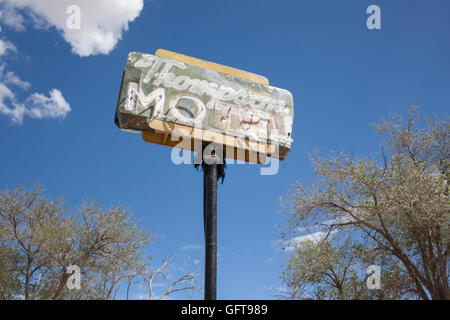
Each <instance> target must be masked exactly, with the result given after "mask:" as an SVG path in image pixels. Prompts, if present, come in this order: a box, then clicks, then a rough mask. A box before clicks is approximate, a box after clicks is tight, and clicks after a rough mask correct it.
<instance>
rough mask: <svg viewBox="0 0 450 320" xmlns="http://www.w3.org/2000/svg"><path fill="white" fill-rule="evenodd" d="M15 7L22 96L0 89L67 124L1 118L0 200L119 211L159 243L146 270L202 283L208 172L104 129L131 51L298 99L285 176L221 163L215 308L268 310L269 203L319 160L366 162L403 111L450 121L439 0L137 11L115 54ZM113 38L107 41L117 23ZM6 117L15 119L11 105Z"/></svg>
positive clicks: (446, 33)
mask: <svg viewBox="0 0 450 320" xmlns="http://www.w3.org/2000/svg"><path fill="white" fill-rule="evenodd" d="M4 2H5V0H2V1H0V3H3V4H4ZM14 2H16V1H10V0H8V1H6V3H7V4H8V3H14ZM17 2H20V1H17ZM22 2H24V3H27V1H22ZM35 2H36V3H39V2H40V1H35ZM42 2H43V3H44V2H48V1H42ZM62 2H64V1H62ZM72 2H73V3H77V2H78V1H75V0H74V1H72ZM72 2H71V3H72ZM132 2H133V3H134V2H136V3H139V2H140V1H139V0H137V1H132ZM372 4H376V5H378V6H379V7H380V8H381V29H380V30H369V29H368V28H367V27H366V19H367V18H368V16H369V15H368V14H366V9H367V7H368V6H369V5H372ZM21 8H23V6H22V7H19V8H18V9H17V12H16V13H20V14H25V15H24V17H25V18H24V21H22V23H21V22H20V19H18V18H17V17H16V20H15V22H14V21H13V22H11V20H10V21H6V22H5V20H3V21H2V20H1V19H0V25H1V26H2V30H1V32H0V39H2V41H3V44H5V43H11V44H13V45H14V47H15V48H16V50H9V51H10V52H7V53H5V54H3V55H1V57H0V59H1V64H2V65H3V67H4V70H3V74H6V73H7V72H9V71H11V72H13V73H14V74H15V75H17V77H19V78H20V79H21V80H22V81H24V82H27V83H29V85H28V86H27V85H25V86H24V85H23V83H22V87H21V86H20V85H17V83H16V85H14V84H12V82H11V81H9V84H8V83H7V80H5V79H6V77H5V76H4V77H3V80H2V81H3V82H5V84H8V88H10V89H11V91H13V93H14V99H15V101H16V103H17V104H20V103H22V104H25V105H26V104H29V105H34V106H35V107H39V105H40V106H42V105H43V104H44V105H46V106H49V105H51V106H53V105H54V104H52V103H56V105H61V104H62V105H64V103H63V102H66V103H67V104H68V105H70V112H66V113H65V117H64V118H63V116H47V117H45V116H42V115H41V116H39V115H37V114H34V115H33V113H29V114H28V115H27V114H26V113H25V116H24V118H23V121H22V123H17V121H16V122H14V121H13V120H12V117H11V116H10V115H8V114H6V113H5V112H0V146H1V152H0V177H1V179H0V188H3V187H6V186H8V187H10V188H14V187H15V186H18V185H24V184H25V185H29V186H33V185H35V184H37V183H40V184H41V185H42V186H43V187H44V189H45V192H46V195H47V196H48V197H49V198H52V199H58V198H60V197H63V198H65V199H66V200H67V206H68V207H69V208H73V209H74V208H76V207H77V206H79V205H80V203H81V202H82V201H83V200H88V199H90V198H94V199H97V200H98V201H99V202H100V203H101V204H102V206H104V207H109V206H112V205H119V204H120V205H123V206H125V207H128V208H130V209H131V210H132V212H133V213H134V214H135V215H136V216H137V217H138V218H139V219H141V221H142V225H143V226H145V227H147V228H150V229H152V230H154V231H156V232H157V233H158V234H159V235H160V241H159V243H158V244H157V245H155V246H153V247H151V248H150V250H149V254H151V255H152V256H153V257H154V261H156V262H157V261H159V260H161V259H162V258H163V257H164V255H165V254H166V253H167V252H168V251H170V252H172V254H173V256H174V258H175V259H174V263H175V265H176V266H177V267H182V266H183V264H184V261H185V259H188V258H191V259H192V260H194V259H196V260H199V261H200V263H199V266H200V271H203V269H202V268H203V267H202V266H203V249H202V247H201V246H202V244H203V218H202V173H201V172H197V171H196V170H195V169H194V168H193V167H192V166H189V165H179V166H177V165H174V164H173V163H172V162H171V158H170V153H171V150H170V149H169V148H167V147H162V146H157V145H150V144H147V143H145V142H143V141H142V139H141V137H140V136H139V135H136V134H131V133H125V132H122V131H120V130H119V129H118V128H117V127H116V126H115V125H114V122H113V118H114V111H115V107H116V102H117V96H118V93H119V86H120V80H121V75H122V71H123V68H124V66H125V63H126V57H127V54H128V52H130V51H140V52H145V53H151V54H152V53H154V52H155V51H156V49H158V48H164V49H167V50H171V51H175V52H179V53H183V54H186V55H190V56H194V57H197V58H201V59H204V60H209V61H214V62H217V63H221V64H224V65H228V66H232V67H235V68H239V69H243V70H246V71H250V72H254V73H258V74H261V75H264V76H265V77H267V78H268V79H269V81H270V84H271V85H273V86H276V87H279V88H284V89H287V90H289V91H290V92H291V93H292V94H293V97H294V105H295V119H294V126H293V139H294V142H293V145H292V150H291V152H290V153H289V155H288V157H287V158H286V160H285V161H283V162H282V163H281V164H280V171H279V172H278V173H277V174H276V175H273V176H261V175H260V174H259V170H260V166H257V165H230V166H229V167H228V170H227V177H226V179H225V183H224V184H223V185H220V186H219V196H218V244H219V268H218V298H219V299H272V298H273V294H272V292H271V291H270V290H269V288H270V287H273V288H274V289H275V290H276V289H278V288H280V287H282V284H281V282H280V278H279V276H280V273H281V271H282V269H283V265H284V263H285V261H286V258H287V254H286V253H285V252H283V251H281V250H280V248H279V247H277V246H276V245H274V243H276V240H277V239H278V238H279V234H278V233H277V227H276V226H277V225H282V224H283V223H284V219H283V217H282V215H280V214H279V211H280V209H281V207H280V203H279V200H280V197H281V196H284V195H285V194H286V192H287V189H288V187H289V185H291V184H292V183H293V182H294V181H295V180H297V179H302V180H303V181H304V182H305V183H307V184H308V183H311V182H313V181H314V175H313V172H312V166H311V163H310V161H309V159H308V152H311V151H312V150H313V148H314V147H319V148H321V147H324V148H326V149H327V150H339V151H346V152H351V153H354V154H355V155H356V156H359V157H367V156H376V154H377V151H378V147H379V139H378V136H377V135H376V132H375V130H374V129H373V128H372V127H371V126H370V124H372V123H375V122H377V121H379V120H380V119H381V118H382V117H384V116H386V115H387V114H388V113H399V114H403V115H405V114H406V113H407V109H408V106H409V105H410V104H415V105H418V106H421V107H422V112H423V113H424V114H426V115H434V116H437V117H438V118H442V117H443V115H444V114H448V110H449V109H448V108H449V101H450V41H449V39H450V18H449V12H450V2H449V1H447V0H433V1H424V0H421V1H411V0H410V1H406V0H397V1H377V0H370V1H365V0H351V1H350V0H342V1H325V0H317V1H217V0H214V1H211V0H209V1H206V0H199V1H175V0H164V1H158V0H154V1H144V7H143V9H142V10H141V11H140V10H139V9H136V10H135V11H133V12H135V13H136V17H135V18H133V17H131V16H132V13H133V12H131V14H130V17H129V18H127V17H125V18H124V22H127V21H128V20H133V21H132V22H130V23H129V25H128V30H127V31H124V32H123V34H122V38H121V39H117V44H116V45H115V46H114V45H112V46H110V47H108V43H106V44H104V43H101V44H98V46H97V47H95V45H94V46H89V44H88V45H86V46H87V47H80V46H77V42H76V41H78V40H80V39H81V40H82V37H87V36H89V35H88V33H89V32H90V30H84V31H83V33H82V34H81V35H77V36H76V37H79V38H76V37H75V38H71V37H70V36H67V37H66V38H65V37H64V36H63V34H62V32H61V31H60V30H58V29H57V28H55V25H57V26H58V23H59V22H58V21H59V20H61V19H63V18H64V17H67V16H68V15H67V14H66V13H65V12H64V11H62V12H52V11H51V10H50V9H48V7H47V8H46V9H45V10H43V11H39V10H37V12H38V13H39V12H44V13H42V16H41V18H40V19H41V20H39V17H36V16H35V15H36V14H35V15H34V19H30V17H29V12H30V9H29V8H28V9H27V7H26V6H25V9H21ZM49 10H50V11H49ZM83 10H85V11H83ZM60 11H61V10H60ZM86 11H88V12H86ZM110 11H112V10H110ZM123 11H126V10H123ZM49 12H51V14H50V13H49ZM105 12H106V9H105V11H104V12H102V11H98V12H97V13H95V12H92V11H91V12H89V8H87V7H85V8H84V9H83V6H81V19H82V20H81V22H82V25H81V28H82V30H83V16H84V15H86V17H88V18H89V19H94V20H95V16H96V14H98V15H102V14H104V15H105V16H106V15H107V13H105ZM121 13H122V10H119V11H118V13H116V14H117V15H118V17H120V15H121ZM54 16H57V17H60V19H59V20H58V19H56V18H55V19H53V20H52V19H51V18H52V17H54ZM61 17H63V18H61ZM106 18H108V17H106ZM106 18H105V19H106ZM113 18H114V19H113ZM113 18H111V19H112V20H108V21H113V20H114V21H116V20H117V19H118V18H116V16H114V17H113ZM17 19H18V20H17ZM42 19H44V20H42ZM45 19H47V21H45ZM64 19H66V18H64ZM127 19H128V20H127ZM55 21H56V22H55ZM117 21H118V20H117ZM38 22H41V24H42V23H44V25H46V27H42V25H41V27H39V24H38ZM20 23H21V25H20ZM21 26H22V27H23V28H21ZM107 26H108V24H106V27H107ZM106 27H105V28H106ZM111 28H115V29H114V30H115V32H116V35H117V28H118V27H117V25H112V26H111ZM119 29H120V27H119ZM80 37H81V38H80ZM0 47H1V46H0ZM96 48H97V49H96ZM98 48H99V49H98ZM105 48H106V49H105ZM83 50H84V51H83ZM95 50H97V51H95ZM102 50H103V52H102ZM108 50H109V51H108ZM6 51H8V50H6ZM106 51H107V52H106ZM0 53H1V51H0ZM80 55H83V56H80ZM52 89H57V90H58V91H59V92H60V93H61V96H62V97H63V100H64V101H62V100H61V99H57V98H55V96H54V95H53V96H52V95H51V90H52ZM53 93H55V92H53ZM33 97H34V98H33ZM3 103H4V104H5V105H6V106H7V107H8V108H9V109H10V110H12V109H13V108H14V106H13V102H12V100H11V99H9V100H7V99H5V100H4V101H3ZM138 291H139V289H136V294H139V292H138ZM176 297H180V298H181V297H183V296H176ZM194 297H196V298H200V299H201V298H202V297H203V295H202V293H201V292H199V293H197V294H195V295H194Z"/></svg>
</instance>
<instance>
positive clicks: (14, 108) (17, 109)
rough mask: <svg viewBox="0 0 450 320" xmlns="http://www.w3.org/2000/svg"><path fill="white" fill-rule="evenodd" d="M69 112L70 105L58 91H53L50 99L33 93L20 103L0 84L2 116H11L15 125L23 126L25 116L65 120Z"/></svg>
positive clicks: (0, 111) (0, 112)
mask: <svg viewBox="0 0 450 320" xmlns="http://www.w3.org/2000/svg"><path fill="white" fill-rule="evenodd" d="M8 104H9V106H8ZM69 112H70V105H69V104H68V103H67V101H66V100H65V99H64V97H63V95H62V93H61V91H59V90H58V89H52V90H51V91H50V95H49V96H48V97H46V96H45V95H42V94H39V93H33V94H32V95H31V96H30V97H29V98H28V99H27V100H26V102H25V103H20V102H18V101H17V98H16V95H15V94H14V93H13V92H12V91H11V90H10V89H9V88H8V87H7V86H6V85H5V84H4V83H2V82H0V114H4V115H6V116H9V117H10V118H11V121H12V122H13V123H15V124H19V125H21V124H22V123H23V117H24V116H25V115H27V116H29V117H31V118H34V119H44V118H48V119H55V118H59V119H64V118H65V117H66V116H67V114H68V113H69Z"/></svg>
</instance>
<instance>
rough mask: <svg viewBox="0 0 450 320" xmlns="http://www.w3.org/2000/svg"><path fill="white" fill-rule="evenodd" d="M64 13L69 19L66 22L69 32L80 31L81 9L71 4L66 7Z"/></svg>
mask: <svg viewBox="0 0 450 320" xmlns="http://www.w3.org/2000/svg"><path fill="white" fill-rule="evenodd" d="M66 13H67V14H68V15H69V17H68V18H67V20H66V26H67V29H69V30H80V29H81V9H80V7H79V6H77V5H75V4H73V5H70V6H68V7H67V9H66Z"/></svg>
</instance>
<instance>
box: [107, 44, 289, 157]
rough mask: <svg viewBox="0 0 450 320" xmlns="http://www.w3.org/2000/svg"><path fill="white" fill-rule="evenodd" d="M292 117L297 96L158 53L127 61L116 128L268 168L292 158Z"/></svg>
mask: <svg viewBox="0 0 450 320" xmlns="http://www.w3.org/2000/svg"><path fill="white" fill-rule="evenodd" d="M158 55H159V56H158ZM169 57H170V58H169ZM293 117H294V104H293V98H292V95H291V93H290V92H289V91H287V90H284V89H279V88H275V87H271V86H269V85H268V81H267V79H266V78H264V77H262V76H259V75H255V74H252V73H247V72H244V71H241V70H237V69H234V68H230V67H225V66H221V65H218V64H215V63H211V62H206V61H202V60H199V59H195V58H191V57H187V56H183V55H179V54H176V53H171V52H169V51H165V50H158V51H157V55H150V54H144V53H139V52H131V53H130V54H129V55H128V60H127V65H126V67H125V71H124V74H123V78H122V85H121V88H120V95H119V101H118V104H117V109H116V119H115V122H116V124H117V126H118V127H119V128H121V129H124V130H127V129H128V130H129V129H131V130H139V131H142V132H143V138H144V140H145V141H147V142H151V143H157V144H162V145H167V146H171V147H175V146H177V147H181V148H184V149H189V150H194V149H195V150H197V151H198V144H200V150H201V145H202V144H207V143H210V142H216V143H218V144H220V145H222V146H223V150H224V152H225V156H226V157H229V158H234V159H241V160H245V161H250V162H264V160H265V155H269V156H272V157H276V158H279V159H281V160H283V159H284V158H285V156H286V155H287V153H288V152H289V150H290V147H291V142H292V139H291V135H292V123H293ZM180 140H182V141H183V142H184V143H183V144H181V145H180V142H179V141H180ZM196 145H197V147H196ZM252 152H256V153H258V154H259V155H260V157H259V159H256V160H255V159H254V158H252V157H251V153H252ZM261 156H262V157H261Z"/></svg>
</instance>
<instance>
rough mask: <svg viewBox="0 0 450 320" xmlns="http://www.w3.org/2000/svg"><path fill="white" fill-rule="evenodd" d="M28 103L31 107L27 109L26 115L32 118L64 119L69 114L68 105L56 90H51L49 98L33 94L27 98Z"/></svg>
mask: <svg viewBox="0 0 450 320" xmlns="http://www.w3.org/2000/svg"><path fill="white" fill-rule="evenodd" d="M28 101H29V102H30V103H31V106H30V107H29V108H27V114H28V115H29V116H30V117H32V118H36V119H43V118H60V119H64V118H65V117H66V116H67V114H68V113H69V112H70V105H69V104H68V103H67V101H66V100H65V99H64V97H63V95H62V93H61V91H59V90H58V89H52V90H51V91H50V96H49V97H46V96H44V95H42V94H40V93H34V94H32V95H31V96H30V97H29V98H28Z"/></svg>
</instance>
